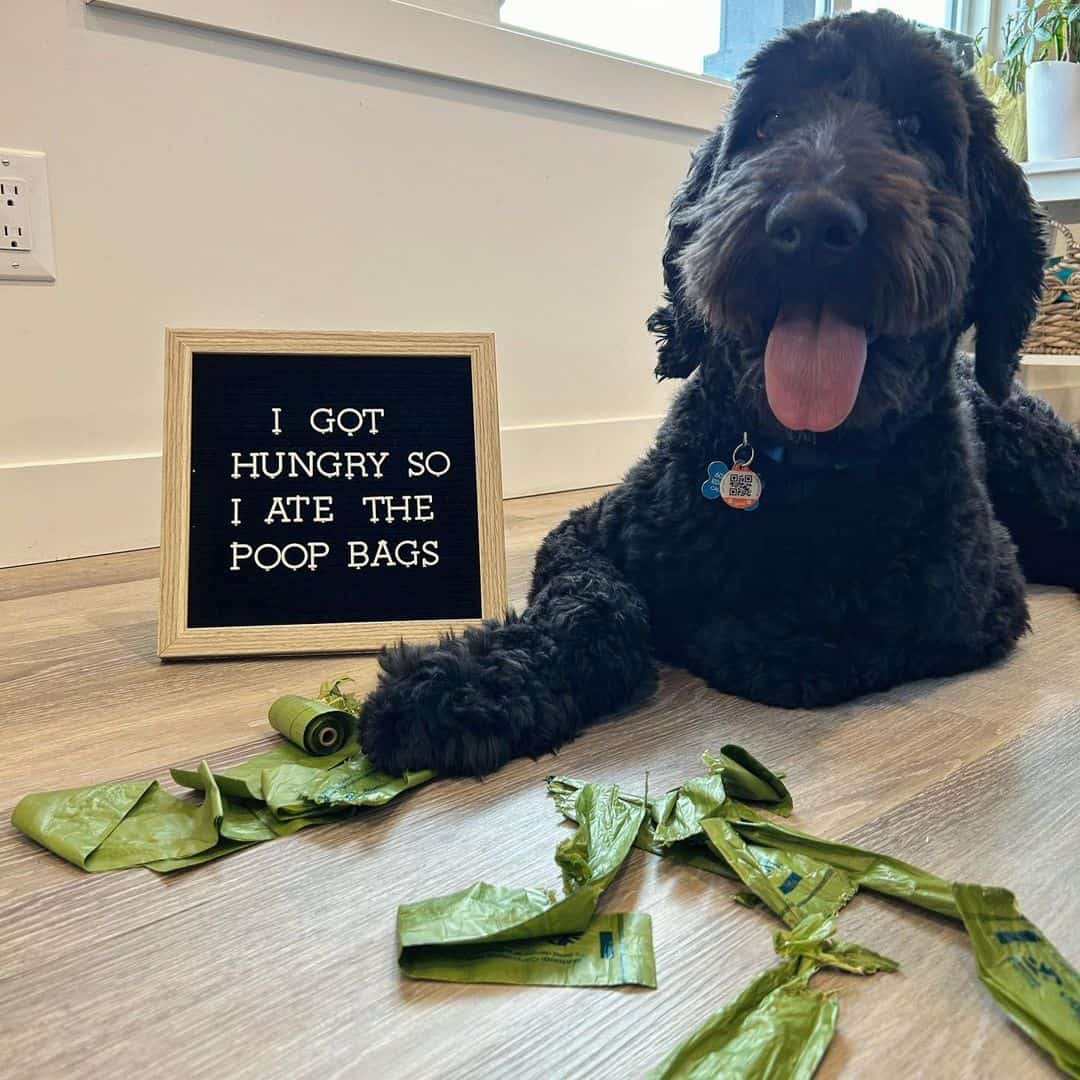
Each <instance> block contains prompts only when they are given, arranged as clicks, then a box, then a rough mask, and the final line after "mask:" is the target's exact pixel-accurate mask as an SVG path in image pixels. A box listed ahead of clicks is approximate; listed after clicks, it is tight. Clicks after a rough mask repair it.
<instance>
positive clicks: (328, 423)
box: [308, 408, 334, 435]
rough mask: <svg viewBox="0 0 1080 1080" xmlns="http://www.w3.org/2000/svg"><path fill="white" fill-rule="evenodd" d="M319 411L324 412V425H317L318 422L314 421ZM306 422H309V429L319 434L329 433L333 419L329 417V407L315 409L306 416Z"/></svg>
mask: <svg viewBox="0 0 1080 1080" xmlns="http://www.w3.org/2000/svg"><path fill="white" fill-rule="evenodd" d="M319 413H325V414H326V427H319V426H318V424H316V423H315V417H316V416H318V415H319ZM308 423H309V424H311V430H312V431H317V432H318V433H319V434H320V435H329V434H330V432H331V431H333V430H334V421H333V418H332V417H331V410H330V409H325V408H324V409H315V410H314V411H313V412H312V414H311V416H310V417H309V418H308Z"/></svg>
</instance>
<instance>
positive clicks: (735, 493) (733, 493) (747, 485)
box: [720, 465, 761, 510]
mask: <svg viewBox="0 0 1080 1080" xmlns="http://www.w3.org/2000/svg"><path fill="white" fill-rule="evenodd" d="M720 498H721V499H723V500H724V502H726V503H727V504H728V506H731V507H734V508H735V509H736V510H746V509H749V507H751V506H752V505H753V504H754V503H756V502H757V501H758V499H760V498H761V477H760V476H758V474H757V473H756V472H754V471H753V469H751V468H750V467H749V466H747V465H736V466H735V467H734V468H733V469H729V470H728V471H727V472H726V473H724V475H723V476H722V477H721V479H720Z"/></svg>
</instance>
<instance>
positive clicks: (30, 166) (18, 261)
mask: <svg viewBox="0 0 1080 1080" xmlns="http://www.w3.org/2000/svg"><path fill="white" fill-rule="evenodd" d="M55 280H56V263H55V259H54V258H53V245H52V222H51V217H50V214H49V184H48V177H47V176H46V172H45V155H44V154H42V153H40V152H38V151H36V150H5V149H3V148H0V281H55Z"/></svg>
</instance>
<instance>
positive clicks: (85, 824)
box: [11, 678, 435, 872]
mask: <svg viewBox="0 0 1080 1080" xmlns="http://www.w3.org/2000/svg"><path fill="white" fill-rule="evenodd" d="M350 681H351V680H349V679H346V678H340V679H336V680H334V681H332V682H330V683H325V684H324V685H323V686H322V687H321V688H320V691H319V693H320V695H321V696H325V697H326V698H327V699H328V700H326V701H315V700H313V699H310V698H302V697H299V696H296V695H287V696H286V697H283V698H278V700H277V701H275V702H274V704H273V705H272V706H271V707H270V722H271V723H272V724H273V725H274V727H275V728H276V729H277V730H279V731H280V732H281V733H282V734H283V735H285V736H286V738H287V739H288V740H289V741H285V740H282V741H281V744H280V745H279V746H276V747H274V748H273V749H272V750H268V751H266V752H265V753H262V754H258V755H256V756H255V757H253V758H250V759H249V760H247V761H242V762H239V763H238V764H236V765H230V766H227V767H224V768H219V769H216V770H211V769H210V768H209V767H208V766H207V765H206V763H205V762H203V763H201V764H200V765H199V766H198V768H196V769H173V770H171V771H172V777H173V779H174V780H175V781H176V782H177V783H178V784H180V785H182V786H184V787H188V788H192V789H194V790H197V791H202V792H204V793H205V797H204V799H203V802H202V803H201V804H200V803H197V802H194V801H191V800H188V799H177V798H176V797H175V796H173V795H171V794H169V793H168V792H167V791H165V790H164V789H162V788H161V787H160V786H159V785H158V783H157V782H156V781H153V780H136V781H118V782H113V783H106V784H95V785H93V786H91V787H86V788H69V789H65V790H62V791H43V792H37V793H34V794H32V795H27V796H25V797H24V798H23V799H22V800H21V801H20V802H19V804H18V805H17V806H16V807H15V811H14V813H13V814H12V818H11V820H12V824H13V825H14V826H15V827H16V828H17V829H20V830H21V831H22V832H24V833H26V835H27V836H30V837H31V838H33V839H34V840H36V841H37V842H38V843H40V844H42V845H43V846H44V847H47V848H48V849H49V850H50V851H53V852H55V853H56V854H57V855H60V856H61V857H62V858H64V859H67V860H68V861H69V862H71V863H74V864H75V865H76V866H79V867H81V868H82V869H84V870H91V871H96V870H119V869H123V868H126V867H130V866H140V865H144V866H147V867H149V868H150V869H151V870H157V871H161V872H167V871H171V870H181V869H184V868H185V867H188V866H196V865H198V864H199V863H204V862H208V861H209V860H211V859H217V858H220V857H221V856H223V855H229V854H231V853H232V852H234V851H239V850H240V849H242V848H244V847H247V846H249V845H251V844H255V843H262V842H264V841H266V840H274V839H276V838H278V837H281V836H288V835H290V834H291V833H294V832H296V831H297V830H298V829H302V828H305V827H307V826H308V825H317V824H323V823H325V822H329V821H334V820H339V819H340V818H342V817H343V816H344V815H345V814H346V813H347V812H348V811H349V810H352V809H355V808H359V807H367V806H382V805H384V804H385V803H387V802H389V801H390V800H391V799H393V798H395V797H397V796H398V795H400V794H401V793H402V792H404V791H408V790H409V789H410V788H413V787H416V786H417V785H419V784H422V783H425V782H426V781H428V780H430V779H431V778H432V777H433V776H434V775H435V774H434V773H432V772H430V771H423V772H412V773H403V774H401V775H399V776H391V775H389V774H386V773H381V772H379V771H378V770H377V769H376V768H375V767H374V765H373V764H372V763H371V761H370V760H369V759H368V758H367V757H366V756H365V755H364V754H362V753H361V752H360V748H359V746H358V745H357V743H356V740H355V733H356V722H355V712H356V711H357V710H358V709H359V702H358V701H357V699H356V697H355V695H353V694H351V693H349V692H348V691H347V690H346V689H345V684H346V683H348V682H350Z"/></svg>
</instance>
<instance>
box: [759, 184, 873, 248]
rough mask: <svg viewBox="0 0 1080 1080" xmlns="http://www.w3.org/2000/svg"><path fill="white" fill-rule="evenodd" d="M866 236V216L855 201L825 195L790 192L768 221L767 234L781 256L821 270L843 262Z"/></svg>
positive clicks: (768, 215) (771, 213)
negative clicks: (799, 260)
mask: <svg viewBox="0 0 1080 1080" xmlns="http://www.w3.org/2000/svg"><path fill="white" fill-rule="evenodd" d="M865 232H866V214H864V213H863V211H862V210H861V209H860V208H859V207H858V206H857V205H856V204H855V203H853V202H852V201H851V200H849V199H844V198H841V197H840V196H837V195H833V194H831V193H829V192H824V191H795V192H789V193H788V194H787V195H785V196H784V197H783V198H782V199H781V200H780V201H779V202H778V203H776V205H775V206H773V208H772V209H771V210H770V211H769V213H768V214H767V215H766V217H765V233H766V235H767V236H768V238H769V243H770V244H771V245H772V247H773V250H774V251H776V253H777V254H779V255H783V256H786V257H795V256H797V257H800V258H802V259H804V260H806V261H809V262H811V263H813V264H814V265H817V266H830V265H834V264H836V263H839V262H842V261H843V260H844V259H846V258H847V257H848V256H849V255H851V254H852V253H853V252H854V251H855V249H856V248H857V247H858V246H859V241H860V240H861V239H862V236H863V233H865Z"/></svg>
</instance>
